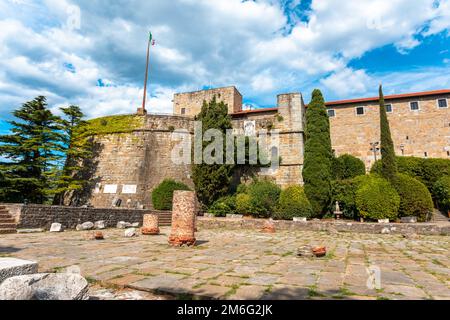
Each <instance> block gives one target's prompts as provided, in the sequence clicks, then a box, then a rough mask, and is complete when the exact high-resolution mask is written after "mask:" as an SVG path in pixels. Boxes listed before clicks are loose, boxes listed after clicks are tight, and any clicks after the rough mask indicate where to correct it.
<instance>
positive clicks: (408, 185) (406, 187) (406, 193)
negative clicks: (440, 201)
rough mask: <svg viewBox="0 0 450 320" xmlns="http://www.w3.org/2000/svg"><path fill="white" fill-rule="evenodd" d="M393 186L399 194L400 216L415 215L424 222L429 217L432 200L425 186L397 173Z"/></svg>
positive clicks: (431, 209)
mask: <svg viewBox="0 0 450 320" xmlns="http://www.w3.org/2000/svg"><path fill="white" fill-rule="evenodd" d="M394 187H395V189H396V190H397V193H398V194H399V196H400V209H399V215H400V217H410V216H413V217H417V220H418V221H421V222H424V221H427V220H428V219H429V218H430V217H431V213H432V211H433V200H432V198H431V193H430V192H429V191H428V189H427V187H426V186H425V185H424V184H423V183H422V182H420V181H419V180H417V179H415V178H413V177H410V176H408V175H406V174H401V173H399V174H398V175H397V178H396V179H395V182H394Z"/></svg>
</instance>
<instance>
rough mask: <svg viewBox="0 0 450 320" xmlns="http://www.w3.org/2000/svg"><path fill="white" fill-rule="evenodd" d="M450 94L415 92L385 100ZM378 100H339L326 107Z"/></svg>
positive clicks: (375, 98) (394, 95) (447, 92)
mask: <svg viewBox="0 0 450 320" xmlns="http://www.w3.org/2000/svg"><path fill="white" fill-rule="evenodd" d="M449 93H450V90H449V89H443V90H433V91H423V92H413V93H404V94H393V95H388V96H385V97H384V100H393V99H404V98H415V97H426V96H434V95H440V94H449ZM378 100H379V97H371V98H359V99H348V100H338V101H330V102H325V105H327V106H338V105H343V104H352V103H361V102H376V101H378Z"/></svg>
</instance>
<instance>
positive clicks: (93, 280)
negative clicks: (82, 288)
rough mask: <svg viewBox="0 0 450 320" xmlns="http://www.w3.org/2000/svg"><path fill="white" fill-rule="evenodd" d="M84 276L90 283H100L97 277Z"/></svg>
mask: <svg viewBox="0 0 450 320" xmlns="http://www.w3.org/2000/svg"><path fill="white" fill-rule="evenodd" d="M84 278H85V279H86V281H87V282H88V283H89V284H91V285H94V284H97V283H98V280H97V279H94V278H92V277H89V276H87V277H84Z"/></svg>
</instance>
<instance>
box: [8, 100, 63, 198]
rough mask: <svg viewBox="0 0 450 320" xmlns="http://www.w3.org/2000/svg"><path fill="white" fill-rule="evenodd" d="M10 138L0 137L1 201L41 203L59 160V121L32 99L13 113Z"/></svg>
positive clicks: (40, 102) (44, 106) (47, 196)
mask: <svg viewBox="0 0 450 320" xmlns="http://www.w3.org/2000/svg"><path fill="white" fill-rule="evenodd" d="M13 115H14V117H16V118H17V119H18V120H19V121H10V122H9V123H10V124H11V125H12V129H11V132H12V133H11V134H7V135H2V136H0V155H1V156H2V157H3V158H4V159H6V161H2V162H0V171H1V172H2V175H3V177H4V182H5V185H6V186H5V187H4V188H3V191H2V194H1V195H0V196H2V199H1V200H2V201H10V202H22V201H24V200H28V201H29V202H32V203H44V202H46V201H47V200H48V198H49V196H50V195H51V193H52V191H51V189H52V187H51V177H52V174H53V173H54V172H55V166H56V165H57V162H58V160H59V159H60V157H61V151H62V150H61V133H60V132H59V125H58V121H59V118H58V117H57V116H55V115H53V114H52V112H51V111H50V110H49V109H48V108H47V102H46V98H45V97H43V96H39V97H36V98H35V99H34V100H32V101H29V102H26V103H24V104H23V105H22V107H21V108H19V109H17V110H15V111H14V112H13Z"/></svg>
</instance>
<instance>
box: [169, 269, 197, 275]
mask: <svg viewBox="0 0 450 320" xmlns="http://www.w3.org/2000/svg"><path fill="white" fill-rule="evenodd" d="M164 272H165V273H168V274H178V275H182V276H190V275H191V274H190V273H186V272H179V271H171V270H166V271H164Z"/></svg>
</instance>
